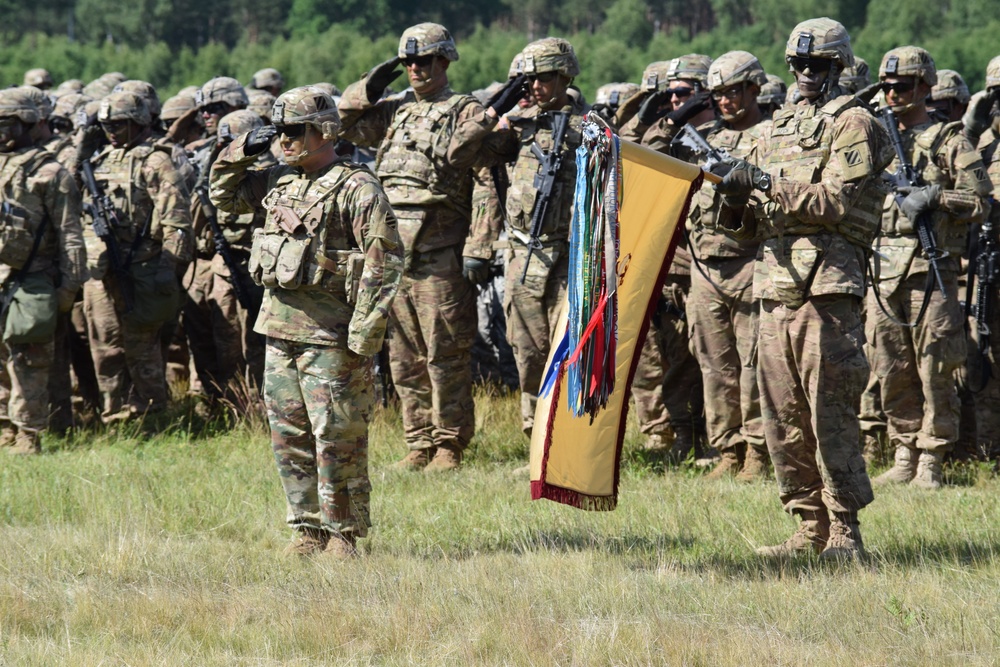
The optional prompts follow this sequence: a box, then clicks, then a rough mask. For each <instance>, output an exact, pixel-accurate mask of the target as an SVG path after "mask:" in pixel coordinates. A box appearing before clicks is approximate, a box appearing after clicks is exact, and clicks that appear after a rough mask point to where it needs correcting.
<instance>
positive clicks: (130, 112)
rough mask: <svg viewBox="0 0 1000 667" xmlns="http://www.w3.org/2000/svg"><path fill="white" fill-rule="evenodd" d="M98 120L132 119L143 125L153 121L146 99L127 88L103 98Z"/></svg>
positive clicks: (98, 111)
mask: <svg viewBox="0 0 1000 667" xmlns="http://www.w3.org/2000/svg"><path fill="white" fill-rule="evenodd" d="M97 120H98V121H99V122H102V123H103V122H107V121H115V120H131V121H134V122H136V123H138V124H139V125H142V126H143V127H145V126H147V125H149V124H150V123H151V122H152V119H151V117H150V115H149V107H148V106H147V105H146V100H144V99H143V98H142V97H140V96H139V95H136V94H135V93H130V92H128V91H126V90H122V91H119V92H117V93H111V94H110V95H108V96H107V97H105V98H104V99H102V100H101V106H100V107H99V108H98V110H97Z"/></svg>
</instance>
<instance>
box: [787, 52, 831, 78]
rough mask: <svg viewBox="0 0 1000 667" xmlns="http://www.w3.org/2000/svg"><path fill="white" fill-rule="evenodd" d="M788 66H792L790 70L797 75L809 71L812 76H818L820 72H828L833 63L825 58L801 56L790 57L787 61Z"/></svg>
mask: <svg viewBox="0 0 1000 667" xmlns="http://www.w3.org/2000/svg"><path fill="white" fill-rule="evenodd" d="M788 64H789V65H791V66H792V69H794V70H795V71H796V72H799V73H802V72H805V71H806V70H809V71H810V72H812V73H814V74H820V73H822V72H829V71H830V66H831V65H833V61H832V60H827V59H826V58H803V57H801V56H792V57H791V58H789V59H788Z"/></svg>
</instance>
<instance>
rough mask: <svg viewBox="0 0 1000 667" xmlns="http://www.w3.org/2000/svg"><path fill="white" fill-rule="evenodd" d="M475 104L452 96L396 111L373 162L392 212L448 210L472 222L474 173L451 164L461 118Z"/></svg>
mask: <svg viewBox="0 0 1000 667" xmlns="http://www.w3.org/2000/svg"><path fill="white" fill-rule="evenodd" d="M474 101H475V99H474V98H472V97H469V96H468V95H452V96H451V97H449V98H448V99H446V100H441V101H437V102H428V101H417V102H413V103H412V104H407V105H405V106H403V107H400V109H399V110H398V111H396V115H395V117H394V118H393V121H392V125H391V126H390V127H389V131H388V132H387V133H386V136H385V140H384V141H383V142H382V144H381V146H379V150H378V155H377V157H376V158H375V173H376V174H377V175H378V177H379V180H381V181H382V186H383V187H384V188H385V192H386V195H388V197H389V202H390V203H391V204H392V205H393V206H394V207H395V206H433V205H444V206H447V207H449V208H453V209H455V210H457V211H459V212H461V213H462V214H463V215H464V216H465V217H466V218H468V217H469V215H470V214H471V211H472V204H471V201H472V173H471V170H469V169H464V170H459V169H455V168H454V167H452V166H451V165H450V164H449V163H448V159H447V158H448V146H449V145H450V144H451V138H452V136H453V135H454V133H455V127H456V125H457V122H458V115H459V113H460V112H461V110H462V108H463V107H465V106H466V105H467V104H469V103H471V102H474ZM414 190H415V191H416V192H414Z"/></svg>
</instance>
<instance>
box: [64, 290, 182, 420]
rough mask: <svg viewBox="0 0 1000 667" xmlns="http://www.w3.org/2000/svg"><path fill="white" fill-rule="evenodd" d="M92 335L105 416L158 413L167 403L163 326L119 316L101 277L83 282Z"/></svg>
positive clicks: (102, 409) (103, 416) (85, 305)
mask: <svg viewBox="0 0 1000 667" xmlns="http://www.w3.org/2000/svg"><path fill="white" fill-rule="evenodd" d="M83 307H84V313H85V315H86V318H87V337H88V339H89V341H90V352H91V355H92V356H93V359H94V370H95V372H96V373H97V385H98V387H99V388H100V391H101V402H102V406H101V418H102V419H104V420H107V419H108V418H110V417H112V416H113V415H116V414H119V413H121V412H122V410H124V409H125V408H126V407H131V408H132V409H133V410H135V411H137V412H140V413H142V412H156V411H158V410H162V409H163V408H165V407H166V406H167V402H168V399H169V394H168V393H167V382H166V378H165V376H164V363H163V354H162V351H161V348H160V327H159V326H153V327H148V326H138V325H136V324H134V323H133V322H132V321H131V320H130V319H129V318H128V317H123V316H122V315H120V314H119V312H120V311H124V308H123V306H118V307H116V304H115V301H114V299H113V298H112V296H111V293H110V292H109V291H108V289H107V286H106V285H105V284H104V282H103V281H100V280H93V279H92V280H88V281H87V282H86V283H84V285H83Z"/></svg>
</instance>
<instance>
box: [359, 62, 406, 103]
mask: <svg viewBox="0 0 1000 667" xmlns="http://www.w3.org/2000/svg"><path fill="white" fill-rule="evenodd" d="M402 62H403V61H402V60H400V59H399V56H396V57H395V58H390V59H389V60H386V61H385V62H384V63H379V64H378V65H375V67H373V68H372V71H370V72H368V78H367V79H366V80H365V92H366V93H368V101H369V102H371V103H372V104H375V103H376V102H378V101H379V98H381V97H382V93H384V92H385V87H386V86H388V85H389V84H390V83H392V82H393V81H395V80H396V79H398V78H399V77H401V76H403V70H401V69H397V68H398V67H399V65H400V63H402Z"/></svg>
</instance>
